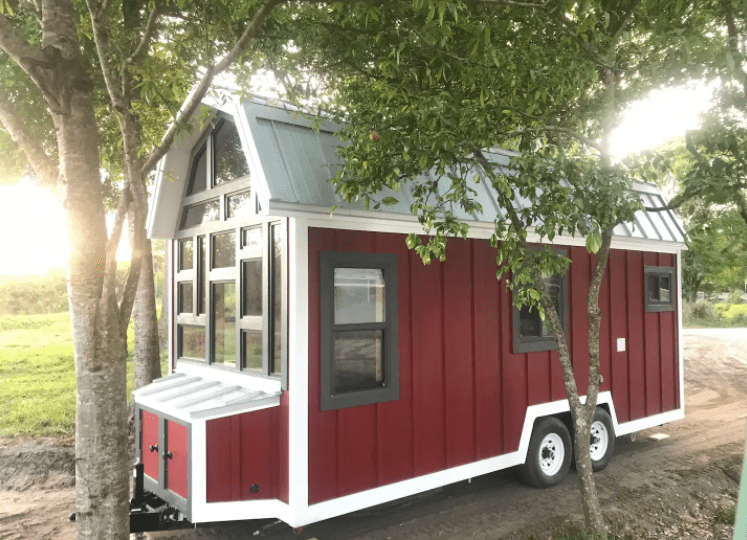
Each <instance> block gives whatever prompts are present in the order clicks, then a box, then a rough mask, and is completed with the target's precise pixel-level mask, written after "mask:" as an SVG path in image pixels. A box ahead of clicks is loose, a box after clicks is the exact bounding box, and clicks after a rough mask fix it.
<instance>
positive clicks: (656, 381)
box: [642, 252, 661, 416]
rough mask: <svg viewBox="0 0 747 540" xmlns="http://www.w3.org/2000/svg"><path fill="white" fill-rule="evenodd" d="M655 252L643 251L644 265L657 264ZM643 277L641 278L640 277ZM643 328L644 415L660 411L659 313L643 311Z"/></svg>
mask: <svg viewBox="0 0 747 540" xmlns="http://www.w3.org/2000/svg"><path fill="white" fill-rule="evenodd" d="M658 263H659V261H658V258H657V255H656V253H650V252H647V253H644V254H643V265H644V266H658ZM642 279H643V278H642ZM644 291H645V284H644ZM643 320H644V324H645V328H644V339H645V353H644V357H645V359H646V415H648V416H650V415H653V414H658V413H660V412H661V359H660V349H659V313H645V310H644V316H643Z"/></svg>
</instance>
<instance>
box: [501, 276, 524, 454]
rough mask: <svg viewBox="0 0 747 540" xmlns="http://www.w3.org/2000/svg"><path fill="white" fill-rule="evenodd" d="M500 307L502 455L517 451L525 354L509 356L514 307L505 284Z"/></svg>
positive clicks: (503, 284)
mask: <svg viewBox="0 0 747 540" xmlns="http://www.w3.org/2000/svg"><path fill="white" fill-rule="evenodd" d="M499 289H500V290H499V297H500V303H501V320H502V322H501V326H500V330H499V331H500V333H501V341H502V346H503V359H502V362H501V380H502V383H503V404H502V408H503V451H504V452H506V453H508V452H514V451H516V450H518V449H519V441H520V439H521V429H522V427H523V426H524V416H525V413H526V408H527V371H526V354H514V353H513V352H512V348H513V341H512V339H511V320H512V310H513V306H512V304H511V293H510V292H509V291H507V290H506V287H505V282H504V281H501V283H500V285H499Z"/></svg>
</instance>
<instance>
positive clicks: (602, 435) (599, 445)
mask: <svg viewBox="0 0 747 540" xmlns="http://www.w3.org/2000/svg"><path fill="white" fill-rule="evenodd" d="M590 453H591V468H592V470H593V471H594V472H597V471H602V470H604V469H605V468H606V467H607V465H609V462H610V461H612V454H614V453H615V428H614V426H613V425H612V418H610V415H609V414H608V413H607V411H605V410H604V409H602V408H601V407H597V410H596V411H595V412H594V421H593V422H592V423H591V448H590Z"/></svg>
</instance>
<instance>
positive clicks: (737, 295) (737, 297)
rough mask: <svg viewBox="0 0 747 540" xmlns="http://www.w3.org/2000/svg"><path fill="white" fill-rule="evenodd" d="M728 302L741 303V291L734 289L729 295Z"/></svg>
mask: <svg viewBox="0 0 747 540" xmlns="http://www.w3.org/2000/svg"><path fill="white" fill-rule="evenodd" d="M729 303H730V304H741V303H742V291H740V290H739V289H736V290H735V291H733V292H732V293H731V294H730V295H729Z"/></svg>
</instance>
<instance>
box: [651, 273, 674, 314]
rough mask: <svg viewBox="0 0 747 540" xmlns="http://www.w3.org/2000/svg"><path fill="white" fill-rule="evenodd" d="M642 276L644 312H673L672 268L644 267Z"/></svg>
mask: <svg viewBox="0 0 747 540" xmlns="http://www.w3.org/2000/svg"><path fill="white" fill-rule="evenodd" d="M643 275H644V284H645V289H646V290H645V295H646V298H645V309H646V312H647V313H656V312H660V311H674V294H675V291H674V268H671V267H669V266H644V267H643Z"/></svg>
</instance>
